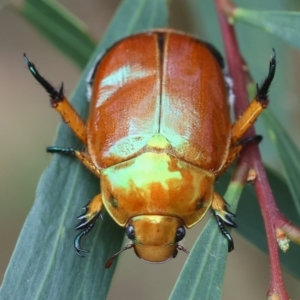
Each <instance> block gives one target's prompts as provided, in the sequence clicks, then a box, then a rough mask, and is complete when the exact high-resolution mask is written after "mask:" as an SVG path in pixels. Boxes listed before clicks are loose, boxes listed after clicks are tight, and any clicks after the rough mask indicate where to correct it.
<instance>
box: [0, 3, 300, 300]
mask: <svg viewBox="0 0 300 300" xmlns="http://www.w3.org/2000/svg"><path fill="white" fill-rule="evenodd" d="M60 2H61V3H62V4H63V5H65V6H66V7H67V8H68V9H70V11H72V12H73V13H74V14H75V15H77V16H78V17H79V18H80V19H81V20H83V22H84V23H86V24H87V28H88V31H89V32H90V33H91V35H92V36H93V37H94V39H95V40H96V41H99V40H100V39H101V36H102V34H103V32H104V31H105V29H106V26H107V24H108V22H109V21H110V19H111V17H112V15H113V13H114V11H115V9H116V7H117V5H118V3H119V1H117V0H110V1H105V0H98V1H96V0H93V1H88V2H83V1H75V0H73V1H71V0H68V1H66V0H65V1H60ZM0 3H1V2H0ZM13 3H14V4H15V5H21V3H22V2H21V1H15V2H13ZM236 4H237V5H240V6H242V7H245V8H250V9H259V10H260V9H265V10H266V9H268V10H281V9H286V10H299V8H300V4H299V3H298V1H296V0H294V1H292V0H290V1H280V0H276V1H274V0H273V1H271V0H268V1H264V2H263V3H262V1H259V0H255V1H251V3H250V2H249V1H246V0H244V1H236ZM170 16H171V26H172V27H173V28H178V29H180V30H183V31H187V32H189V33H193V34H197V35H198V36H199V37H200V38H203V39H205V40H207V41H209V42H211V43H213V44H215V45H216V46H217V47H218V48H219V49H220V50H222V46H221V39H220V34H219V32H218V23H217V20H216V17H215V15H214V11H213V5H212V1H209V0H205V1H200V0H198V1H196V0H185V1H183V0H173V1H172V3H171V6H170ZM237 30H238V37H239V38H240V45H241V50H242V53H243V55H244V57H245V59H246V61H247V62H248V63H249V67H250V70H251V73H252V74H253V76H254V78H255V80H257V81H259V82H260V81H261V80H262V79H263V78H264V76H265V75H266V72H267V67H268V60H269V57H270V55H271V48H272V47H274V48H275V49H276V52H277V57H278V62H279V64H278V69H277V74H276V78H275V82H274V84H273V86H272V90H271V93H270V97H271V100H272V102H271V105H270V106H271V109H272V110H273V111H275V113H276V112H277V116H278V117H279V118H280V120H281V122H282V124H283V125H284V126H285V128H287V129H288V130H289V132H290V134H291V136H292V137H293V138H294V140H295V141H296V143H297V144H298V145H300V138H299V137H300V134H299V129H298V128H299V117H298V116H299V115H300V106H299V101H300V97H299V88H300V87H299V84H298V85H297V81H298V78H299V69H300V68H299V67H300V60H299V58H300V56H299V53H298V52H297V51H296V50H294V49H292V48H290V47H288V46H286V45H284V44H283V43H282V42H281V41H280V40H278V39H277V38H275V37H271V36H269V35H267V34H266V33H263V32H261V31H259V30H258V29H255V28H251V27H249V26H246V25H244V24H237ZM0 39H1V42H0V88H1V93H0V99H1V100H0V103H1V109H0V114H1V116H0V122H1V123H0V140H1V152H0V153H1V154H0V155H1V157H0V164H1V165H0V172H1V175H0V178H1V180H0V253H1V256H0V280H1V281H2V278H3V274H4V272H5V269H6V267H7V264H8V261H9V258H10V256H11V253H12V251H13V249H14V246H15V243H16V240H17V237H18V234H19V232H20V230H21V227H22V225H23V222H24V220H25V218H26V215H27V214H28V211H29V210H30V207H31V205H32V203H33V199H34V194H35V189H36V186H37V183H38V180H39V177H40V175H41V173H42V171H43V170H44V168H45V167H46V166H47V164H48V163H49V161H50V159H51V156H50V155H49V154H46V152H45V147H46V146H48V145H52V140H53V137H54V135H55V131H56V128H57V124H58V122H59V121H60V117H59V116H58V114H57V113H56V112H54V111H53V110H52V109H51V108H50V107H49V102H48V96H47V95H46V94H45V92H44V91H43V90H42V89H41V87H40V86H39V85H38V84H37V83H36V82H35V81H34V80H33V78H32V77H31V75H30V74H29V72H28V70H27V69H26V67H25V65H24V62H23V60H22V54H23V52H26V54H27V55H28V56H29V58H30V59H31V60H32V61H33V62H34V63H35V64H36V66H37V67H38V69H39V70H41V71H42V74H44V75H45V76H46V78H47V79H49V81H50V82H51V83H53V84H54V85H55V86H59V84H60V82H61V81H63V82H64V85H65V90H66V94H67V95H70V94H71V93H72V90H73V89H74V87H75V85H76V82H77V80H78V79H79V76H80V70H79V69H78V68H77V66H75V65H74V64H73V63H72V62H71V61H69V60H68V59H67V58H65V57H64V56H63V55H62V54H61V53H59V52H58V51H57V50H56V49H55V48H54V47H53V46H52V45H51V44H50V43H48V42H47V41H46V40H45V39H43V38H42V37H41V36H40V35H39V34H38V33H37V32H36V30H34V29H33V28H32V27H31V26H30V25H28V23H26V22H25V21H24V20H23V19H22V18H21V17H20V16H18V15H17V14H15V13H14V12H13V11H12V10H11V8H10V7H9V6H8V7H5V8H4V9H2V10H1V11H0ZM258 132H259V133H262V129H261V127H260V126H259V129H258ZM66 146H72V145H66ZM262 148H263V150H264V153H267V155H264V158H265V159H266V160H267V162H268V163H269V164H271V165H272V166H273V167H276V168H277V169H278V170H280V165H279V163H278V162H277V160H276V153H275V152H274V150H273V148H272V146H270V144H269V142H268V139H267V138H265V139H264V142H263V144H262ZM53 188H55V187H53ZM74 217H75V216H74ZM242 221H243V220H239V219H237V222H242ZM204 224H205V220H204V221H203V222H201V223H200V224H199V225H197V226H196V227H195V228H193V229H192V230H189V231H188V234H187V237H186V239H185V241H184V244H185V246H186V248H187V249H191V247H192V245H193V242H194V240H195V238H196V237H197V236H198V234H199V232H200V231H201V228H202V226H203V225H204ZM74 236H75V231H74ZM233 238H234V240H235V251H234V252H233V253H231V254H230V255H229V260H228V265H227V271H226V272H227V275H226V279H225V287H224V292H223V299H246V300H247V299H264V298H265V294H266V292H267V288H268V283H269V261H268V257H267V256H266V255H265V254H263V253H261V252H260V251H259V250H257V249H255V248H254V247H253V246H251V245H250V244H248V243H247V242H246V241H245V240H244V239H242V238H240V237H239V236H237V235H236V234H235V233H234V231H233ZM68 255H75V252H74V251H73V248H72V247H70V253H69V254H68ZM286 255H288V253H287V254H286ZM185 258H186V256H185V254H183V253H180V254H179V255H178V257H177V258H176V259H175V260H172V261H171V262H169V263H167V264H163V265H151V264H146V263H144V262H142V261H140V260H138V259H137V258H136V257H135V255H134V253H133V251H127V252H125V253H123V254H122V255H121V257H120V260H119V263H118V268H117V271H116V273H115V277H114V280H113V284H112V286H111V290H110V294H109V299H119V298H121V297H122V298H123V299H129V298H130V299H132V298H133V299H141V298H142V299H166V298H167V297H168V295H169V293H170V291H171V289H172V287H173V285H174V283H175V280H176V278H177V276H178V274H179V271H180V269H181V267H182V265H183V263H184V261H185ZM87 259H88V258H87ZM298 263H299V262H298ZM99 267H100V268H102V267H103V266H99ZM284 276H285V283H286V286H287V290H288V292H289V295H290V296H291V298H292V299H298V298H299V295H300V285H299V282H297V281H296V280H295V279H293V278H292V277H291V276H289V275H287V274H284Z"/></svg>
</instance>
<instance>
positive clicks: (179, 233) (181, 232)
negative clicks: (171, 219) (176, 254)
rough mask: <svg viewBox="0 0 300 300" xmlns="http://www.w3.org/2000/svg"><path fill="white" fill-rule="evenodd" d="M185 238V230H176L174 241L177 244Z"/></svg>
mask: <svg viewBox="0 0 300 300" xmlns="http://www.w3.org/2000/svg"><path fill="white" fill-rule="evenodd" d="M184 237H185V229H184V227H183V226H180V227H178V228H177V232H176V237H175V241H176V242H179V241H181V240H182V239H183V238H184Z"/></svg>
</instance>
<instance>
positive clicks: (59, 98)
mask: <svg viewBox="0 0 300 300" xmlns="http://www.w3.org/2000/svg"><path fill="white" fill-rule="evenodd" d="M24 60H25V63H26V65H27V67H28V69H29V71H30V72H31V74H32V75H33V76H34V78H35V79H36V80H37V81H38V82H39V83H40V84H41V85H42V86H43V87H44V89H45V90H46V91H47V92H48V94H49V96H50V103H51V106H52V107H53V108H54V109H55V110H56V111H58V113H59V114H60V115H61V116H62V118H63V120H64V121H65V122H66V123H67V124H68V126H69V127H70V128H71V129H72V131H73V132H74V133H75V134H76V136H77V137H78V138H79V139H80V140H81V141H82V142H83V143H84V145H86V144H87V133H86V126H85V123H84V121H83V120H82V119H81V117H80V116H79V115H78V113H77V112H76V110H75V109H74V108H73V106H72V105H71V104H70V102H69V101H68V99H67V98H66V97H65V96H64V92H63V84H62V85H61V88H60V89H59V90H57V89H55V88H54V87H53V86H52V85H51V84H50V83H49V82H48V81H47V80H46V79H45V78H43V77H42V76H41V75H40V73H39V72H38V71H37V69H36V67H35V65H34V64H33V63H32V62H31V61H30V60H29V59H28V58H27V56H26V55H25V54H24Z"/></svg>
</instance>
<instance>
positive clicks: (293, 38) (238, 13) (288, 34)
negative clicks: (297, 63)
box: [233, 8, 300, 49]
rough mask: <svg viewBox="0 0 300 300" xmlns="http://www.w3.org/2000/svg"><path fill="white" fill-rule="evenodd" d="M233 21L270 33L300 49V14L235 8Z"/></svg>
mask: <svg viewBox="0 0 300 300" xmlns="http://www.w3.org/2000/svg"><path fill="white" fill-rule="evenodd" d="M233 17H234V19H236V20H238V21H243V22H246V23H248V24H251V25H253V26H255V27H258V28H261V29H263V30H265V31H267V32H269V33H272V34H274V35H276V36H278V37H279V38H281V39H282V40H284V41H285V42H287V43H288V44H290V45H292V46H293V47H296V48H297V49H300V32H299V28H300V13H299V12H287V11H255V10H249V9H242V8H237V9H236V10H235V11H234V15H233Z"/></svg>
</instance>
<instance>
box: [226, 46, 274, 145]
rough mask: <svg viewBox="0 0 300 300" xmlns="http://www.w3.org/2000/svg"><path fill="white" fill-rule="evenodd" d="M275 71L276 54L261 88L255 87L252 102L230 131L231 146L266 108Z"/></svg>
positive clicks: (272, 58)
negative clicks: (255, 90)
mask: <svg viewBox="0 0 300 300" xmlns="http://www.w3.org/2000/svg"><path fill="white" fill-rule="evenodd" d="M275 70H276V54H275V50H274V49H273V54H272V57H271V60H270V63H269V73H268V76H267V77H266V79H265V80H264V82H263V84H262V85H261V87H258V85H257V92H256V96H255V98H254V99H253V100H252V102H251V103H250V105H249V106H248V108H247V109H246V111H245V112H244V113H243V114H242V115H241V117H240V118H239V119H238V120H237V121H236V122H235V123H234V124H233V126H232V129H231V146H234V145H235V144H236V143H237V142H238V141H240V139H241V138H242V137H243V136H244V134H245V133H246V131H247V130H248V129H249V128H250V127H251V125H252V124H253V123H254V122H255V121H256V119H257V117H258V116H259V115H260V114H261V113H262V112H263V110H264V109H265V108H266V107H267V106H268V102H269V101H268V91H269V88H270V85H271V83H272V81H273V78H274V75H275Z"/></svg>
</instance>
